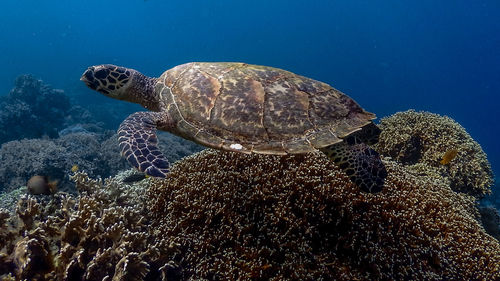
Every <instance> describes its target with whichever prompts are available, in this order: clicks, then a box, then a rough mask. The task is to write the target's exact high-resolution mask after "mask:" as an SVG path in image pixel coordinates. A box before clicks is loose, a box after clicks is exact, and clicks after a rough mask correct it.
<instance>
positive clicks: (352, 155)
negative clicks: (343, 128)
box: [320, 136, 387, 193]
mask: <svg viewBox="0 0 500 281" xmlns="http://www.w3.org/2000/svg"><path fill="white" fill-rule="evenodd" d="M320 150H321V151H322V152H323V153H325V154H326V155H327V156H328V157H329V158H330V159H332V160H333V161H334V162H335V164H337V165H338V166H339V167H340V168H341V169H342V170H344V172H345V173H346V174H347V175H348V176H349V179H350V180H351V181H352V182H353V183H354V184H356V185H357V186H358V187H359V188H360V189H361V190H363V191H366V192H370V193H376V192H380V191H382V187H383V186H384V181H385V178H386V177H387V170H386V169H385V166H384V163H382V160H381V159H380V155H379V154H378V153H377V152H376V151H375V150H373V149H371V148H370V147H369V146H368V145H366V144H365V143H363V142H361V141H360V140H359V138H357V137H354V136H349V137H347V138H346V139H344V141H343V142H341V143H337V144H333V145H330V146H327V147H324V148H321V149H320Z"/></svg>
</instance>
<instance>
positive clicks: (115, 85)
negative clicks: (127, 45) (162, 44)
mask: <svg viewBox="0 0 500 281" xmlns="http://www.w3.org/2000/svg"><path fill="white" fill-rule="evenodd" d="M80 80H82V81H83V82H84V83H85V84H86V85H87V87H89V88H90V89H92V90H95V91H98V92H100V93H101V94H103V95H105V96H107V97H110V98H114V99H118V100H126V101H129V102H134V103H138V104H141V105H143V106H144V107H146V108H148V109H151V110H155V107H156V104H157V99H156V95H155V93H154V84H155V83H156V79H154V78H149V77H147V76H145V75H143V74H141V73H140V72H139V71H137V70H134V69H131V68H126V67H121V66H116V65H112V64H101V65H95V66H91V67H89V68H87V70H85V72H84V73H83V75H82V77H81V78H80Z"/></svg>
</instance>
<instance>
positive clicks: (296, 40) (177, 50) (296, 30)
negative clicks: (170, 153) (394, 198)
mask: <svg viewBox="0 0 500 281" xmlns="http://www.w3.org/2000/svg"><path fill="white" fill-rule="evenodd" d="M306 2H307V3H306ZM499 19H500V1H498V0H490V1H477V0H476V1H469V0H467V1H465V0H455V1H434V0H433V1H427V0H420V1H400V0H394V1H361V0H354V1H353V0H350V1H333V0H323V1H314V0H310V1H293V0H288V1H285V0H279V1H277V0H274V1H269V0H252V1H235V0H224V1H207V0H205V1H202V0H197V1H188V0H185V1H172V0H169V1H166V0H149V1H143V0H121V1H118V0H85V1H74V0H65V1H55V0H45V1H40V0H2V2H1V4H0V66H1V68H0V94H5V93H7V92H8V91H9V90H10V88H11V87H12V85H13V81H14V79H15V77H16V76H18V75H20V74H24V73H32V74H34V75H36V76H38V77H40V78H42V79H43V80H45V81H46V82H48V83H50V84H52V85H54V86H55V87H60V88H63V89H80V90H81V91H86V90H85V89H84V86H83V85H82V84H81V82H80V81H78V79H79V77H80V74H81V73H82V72H83V70H84V69H85V68H86V67H87V66H88V65H93V64H101V63H113V64H119V65H124V66H128V67H133V68H136V69H138V70H140V71H142V72H144V73H145V74H148V75H151V76H157V75H159V74H161V73H162V72H163V71H164V70H166V69H167V68H170V67H172V66H175V65H177V64H180V63H184V62H189V61H244V62H248V63H256V64H264V65H270V66H275V67H280V68H284V69H288V70H291V71H293V72H296V73H298V74H302V75H305V76H309V77H312V78H315V79H318V80H322V81H324V82H327V83H329V84H331V85H333V86H334V87H336V88H338V89H340V90H342V91H344V92H346V93H347V94H349V95H350V96H351V97H353V98H355V99H356V100H357V101H358V102H359V103H360V104H361V105H362V106H363V107H365V108H366V109H367V110H369V111H372V112H375V113H377V115H378V116H379V117H383V116H386V115H389V114H392V113H394V112H396V111H402V110H406V109H410V108H414V109H417V110H427V111H431V112H435V113H439V114H443V115H448V116H450V117H452V118H454V119H455V120H457V121H458V122H459V123H461V124H462V125H463V126H464V127H465V128H466V129H467V130H468V132H469V133H470V134H471V135H472V136H473V137H474V138H475V139H476V140H477V141H478V142H479V143H480V144H481V145H482V147H483V149H484V150H485V151H486V153H488V156H489V159H490V161H491V162H492V165H493V169H494V170H495V171H496V174H499V171H500V145H499V139H498V136H499V132H500V122H499V121H500V118H499V117H498V112H499V111H500V110H499V107H500V102H499V100H500V98H499V97H498V95H499V94H500V20H499ZM95 95H97V94H95V93H94V92H91V91H90V90H88V98H89V100H91V101H92V100H94V99H95V100H96V101H99V99H98V98H95Z"/></svg>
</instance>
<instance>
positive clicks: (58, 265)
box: [0, 172, 172, 280]
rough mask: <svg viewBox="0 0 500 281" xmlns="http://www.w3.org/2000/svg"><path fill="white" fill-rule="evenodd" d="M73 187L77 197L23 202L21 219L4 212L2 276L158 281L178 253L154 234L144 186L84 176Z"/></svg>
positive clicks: (1, 217)
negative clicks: (170, 255) (171, 253)
mask: <svg viewBox="0 0 500 281" xmlns="http://www.w3.org/2000/svg"><path fill="white" fill-rule="evenodd" d="M73 180H74V181H75V182H76V185H77V188H78V190H79V192H80V196H79V197H77V198H74V197H72V196H70V195H67V194H64V193H58V194H56V195H54V196H38V197H35V196H24V197H23V198H22V199H21V200H20V201H19V205H18V208H17V215H16V216H13V217H10V218H7V216H8V215H7V214H8V213H7V212H0V225H1V228H0V237H1V238H2V241H1V242H0V248H1V249H2V250H1V252H0V264H2V266H0V277H1V275H2V274H11V275H14V276H16V278H17V279H18V280H21V279H28V280H159V279H160V277H161V275H162V270H161V269H160V268H162V267H164V266H167V265H168V264H169V263H168V262H167V260H166V259H165V257H166V256H167V255H166V254H165V251H168V250H169V249H171V248H172V247H170V246H168V245H165V244H164V243H163V242H162V240H161V239H156V238H155V235H153V230H152V229H150V228H149V227H148V214H147V211H146V208H145V202H144V200H143V198H144V197H145V196H144V192H145V185H144V184H140V183H136V184H132V185H130V184H123V183H122V182H121V181H120V177H117V178H116V179H107V180H105V181H101V180H93V179H90V178H88V176H87V175H86V174H85V173H81V172H79V173H76V174H75V175H74V176H73ZM146 182H147V180H145V181H144V183H146ZM40 200H45V201H46V202H42V201H40ZM134 278H135V279H134Z"/></svg>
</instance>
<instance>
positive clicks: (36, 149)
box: [0, 128, 201, 192]
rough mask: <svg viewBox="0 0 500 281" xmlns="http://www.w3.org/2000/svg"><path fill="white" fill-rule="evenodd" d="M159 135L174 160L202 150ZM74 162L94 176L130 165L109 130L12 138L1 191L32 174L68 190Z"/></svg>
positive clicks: (1, 168) (3, 155) (1, 164)
mask: <svg viewBox="0 0 500 281" xmlns="http://www.w3.org/2000/svg"><path fill="white" fill-rule="evenodd" d="M82 129H83V128H82ZM158 138H159V141H160V143H161V144H160V147H161V148H162V150H163V151H164V153H165V155H166V157H167V158H168V159H169V161H171V162H172V163H173V162H175V161H177V160H179V159H180V158H182V157H184V156H187V155H190V154H192V153H194V152H196V151H199V150H201V147H200V146H198V145H196V144H194V143H192V142H189V141H186V140H183V139H181V138H179V137H175V136H173V135H170V134H160V135H159V137H158ZM74 165H77V166H78V169H80V170H84V171H85V172H87V173H88V174H89V175H90V176H91V177H103V178H104V177H109V176H112V175H115V174H116V173H118V172H119V171H122V170H126V169H128V168H130V165H129V164H128V163H127V162H126V160H125V159H124V158H122V157H121V156H120V149H119V146H118V138H117V135H116V134H115V133H112V132H110V131H107V132H106V133H104V134H95V133H91V132H88V131H86V130H83V131H81V130H80V131H77V132H75V133H71V132H69V133H64V134H62V136H61V137H59V138H57V139H28V140H26V139H25V140H20V141H11V142H7V143H5V144H3V145H2V147H1V148H0V191H5V192H8V191H10V190H14V189H16V188H18V187H20V186H23V185H26V182H27V181H28V179H30V178H31V176H33V175H42V176H47V177H48V178H49V180H51V181H54V180H57V181H58V185H59V189H61V190H65V191H69V190H71V189H72V185H71V184H70V182H71V181H70V180H69V178H68V176H67V174H68V173H69V171H70V170H71V168H72V167H73V166H74Z"/></svg>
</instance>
